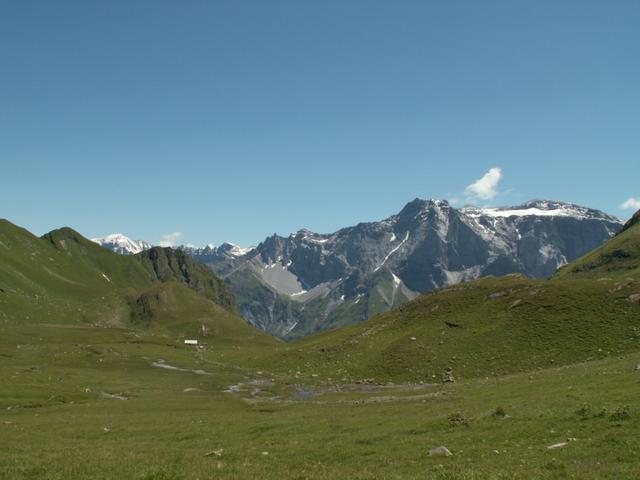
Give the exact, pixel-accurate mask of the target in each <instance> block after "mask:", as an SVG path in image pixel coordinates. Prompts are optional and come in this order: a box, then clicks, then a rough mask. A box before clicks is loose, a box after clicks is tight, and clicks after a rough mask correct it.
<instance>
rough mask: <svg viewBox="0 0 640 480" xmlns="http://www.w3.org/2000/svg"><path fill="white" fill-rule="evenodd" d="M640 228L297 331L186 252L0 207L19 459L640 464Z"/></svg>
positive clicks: (576, 474)
mask: <svg viewBox="0 0 640 480" xmlns="http://www.w3.org/2000/svg"><path fill="white" fill-rule="evenodd" d="M639 228H640V227H639V226H635V227H632V228H630V229H628V230H627V231H625V232H624V233H623V234H621V235H619V236H618V237H616V238H614V239H613V240H612V241H611V242H609V243H608V244H606V245H605V246H603V247H602V249H600V250H598V251H596V252H594V253H592V254H590V255H589V256H587V257H585V258H583V259H580V260H578V261H577V262H575V263H574V264H572V265H569V266H568V267H566V268H564V269H562V270H561V271H560V272H559V274H558V275H557V277H556V278H554V279H552V280H549V281H531V280H528V279H525V278H523V277H520V276H507V277H503V278H487V279H483V280H480V281H476V282H470V283H465V284H461V285H458V286H455V287H450V288H446V289H442V290H439V291H436V292H432V293H429V294H427V295H423V296H420V297H419V298H417V299H416V300H414V301H412V302H409V303H408V304H405V305H403V306H401V307H400V308H398V309H396V310H394V311H391V312H388V313H386V314H384V315H380V316H378V317H376V318H373V319H371V320H370V321H367V322H364V323H362V324H360V325H356V326H353V327H348V328H342V329H336V330H334V331H329V332H325V333H322V334H320V335H317V336H312V337H308V338H305V339H302V340H299V341H296V342H291V343H284V342H281V341H279V340H276V339H273V338H271V337H269V336H267V335H265V334H263V333H261V332H259V331H257V330H255V329H254V328H252V327H250V326H248V325H247V324H245V323H244V322H243V321H242V319H240V318H239V317H238V316H237V315H236V314H235V312H234V310H233V308H231V306H230V305H229V304H228V303H225V306H226V307H227V308H223V307H221V306H219V305H216V304H215V303H213V302H212V300H211V299H212V298H217V297H216V296H217V295H222V297H221V298H224V299H228V298H229V297H228V293H227V292H225V291H224V287H223V286H222V285H221V284H219V283H217V282H216V280H215V279H214V278H209V277H208V276H207V275H208V274H207V273H206V272H204V271H202V270H199V269H197V267H193V266H189V265H186V264H185V263H184V260H180V259H176V258H173V259H172V258H168V259H166V261H165V260H163V262H164V263H163V265H164V267H162V266H159V263H158V262H156V263H148V262H146V261H141V260H140V259H137V258H135V257H118V256H116V255H115V254H112V253H110V252H107V251H106V250H103V249H100V248H99V247H97V246H94V245H93V244H88V243H86V239H83V238H82V237H81V236H79V234H76V233H75V232H73V231H71V230H65V229H63V230H59V231H56V232H54V234H52V235H51V236H50V237H45V238H43V239H38V238H36V237H34V236H32V235H31V234H29V233H28V232H26V231H23V230H21V229H19V228H17V227H15V226H12V225H11V224H8V222H6V223H1V224H0V478H7V479H65V480H67V479H105V478H132V479H244V478H247V479H249V478H251V479H253V478H265V479H335V478H354V479H365V478H366V479H414V478H415V479H442V480H444V479H523V480H524V479H527V480H528V479H616V480H617V479H635V478H638V477H640V402H639V401H638V394H639V393H640V302H638V301H636V298H638V299H640V296H638V297H636V296H637V295H638V294H639V293H640V275H638V272H639V270H638V263H637V261H638V255H639V251H638V250H637V249H636V247H637V245H639V244H640V241H639V240H638V239H639V236H640V229H639ZM61 241H62V243H61ZM620 252H622V253H620ZM169 255H170V252H169ZM172 262H174V266H175V265H178V264H177V263H175V262H178V263H179V265H178V268H177V269H176V268H173V267H171V264H172ZM180 262H182V263H180ZM165 267H166V268H165ZM194 268H195V269H196V270H193V269H194ZM158 269H161V270H162V275H158ZM184 269H186V271H187V272H195V273H194V275H197V277H198V279H197V281H188V280H189V278H195V277H193V276H190V275H186V276H184V277H183V276H182V274H180V272H181V271H184ZM176 272H177V273H176ZM103 274H104V275H103ZM105 276H106V277H108V279H105ZM160 277H163V278H160ZM212 295H213V297H212ZM225 302H226V300H225ZM186 338H197V339H198V340H199V341H200V346H199V347H198V348H196V347H190V346H186V345H184V343H183V341H184V339H186ZM451 375H453V376H454V377H455V379H456V381H455V382H454V383H449V382H444V381H443V380H445V379H446V378H447V376H451ZM557 444H560V446H559V447H557V448H551V449H550V448H549V447H550V446H552V445H557ZM439 446H445V447H447V448H448V449H449V450H450V451H451V452H452V453H453V455H452V456H430V455H429V450H430V449H433V448H436V447H439Z"/></svg>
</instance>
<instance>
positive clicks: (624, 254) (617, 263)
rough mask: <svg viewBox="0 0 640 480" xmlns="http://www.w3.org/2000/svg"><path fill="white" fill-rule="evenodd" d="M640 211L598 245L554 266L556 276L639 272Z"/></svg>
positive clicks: (596, 275) (634, 275)
mask: <svg viewBox="0 0 640 480" xmlns="http://www.w3.org/2000/svg"><path fill="white" fill-rule="evenodd" d="M639 219H640V212H638V213H636V214H635V215H634V216H633V218H631V219H630V220H629V222H627V223H626V224H625V226H624V227H623V229H622V230H621V231H620V233H618V234H617V235H616V236H615V237H613V238H612V239H611V240H610V241H608V242H607V243H605V244H604V245H603V246H602V247H600V248H597V249H596V250H594V251H592V252H590V253H588V254H587V255H585V256H584V257H582V258H579V259H578V260H576V261H574V262H571V263H570V264H568V265H565V266H564V267H563V268H561V269H560V270H558V273H557V274H556V275H555V277H556V278H597V277H602V278H606V277H615V278H621V277H626V276H631V277H633V278H638V276H640V223H638V221H639Z"/></svg>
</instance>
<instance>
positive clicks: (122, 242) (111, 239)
mask: <svg viewBox="0 0 640 480" xmlns="http://www.w3.org/2000/svg"><path fill="white" fill-rule="evenodd" d="M91 241H93V242H95V243H97V244H98V245H101V246H103V247H105V248H108V249H109V250H113V251H114V252H116V253H119V254H121V255H135V254H136V253H140V252H142V251H144V250H148V249H150V248H151V247H152V245H151V244H150V243H149V242H145V241H144V240H131V239H130V238H129V237H127V236H126V235H123V234H122V233H112V234H111V235H107V236H106V237H101V238H92V239H91Z"/></svg>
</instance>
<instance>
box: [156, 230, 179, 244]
mask: <svg viewBox="0 0 640 480" xmlns="http://www.w3.org/2000/svg"><path fill="white" fill-rule="evenodd" d="M181 238H182V233H181V232H173V233H167V234H166V235H163V236H162V240H160V246H161V247H173V246H174V245H175V244H176V242H177V241H178V240H180V239H181Z"/></svg>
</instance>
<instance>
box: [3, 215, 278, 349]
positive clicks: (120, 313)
mask: <svg viewBox="0 0 640 480" xmlns="http://www.w3.org/2000/svg"><path fill="white" fill-rule="evenodd" d="M215 301H218V302H219V304H217V303H214V302H215ZM0 322H2V323H0V326H2V325H3V326H4V327H6V328H11V327H12V326H13V327H20V326H25V325H27V324H31V323H35V324H41V323H51V324H69V325H76V326H80V325H84V326H89V325H90V326H97V327H121V328H133V329H149V328H153V329H155V330H158V331H167V332H171V334H172V335H174V334H175V335H177V334H178V333H179V337H180V338H183V337H184V336H186V335H191V336H195V335H199V336H201V337H214V338H216V339H217V340H218V341H219V343H221V344H222V343H224V341H226V342H237V341H240V340H242V341H243V342H245V343H251V342H256V343H257V344H259V345H262V344H269V345H273V344H276V343H277V341H276V340H274V339H271V338H270V337H269V336H267V335H265V334H263V333H261V332H259V331H257V330H256V329H254V328H253V327H251V326H249V325H247V324H246V323H245V322H243V321H242V319H241V318H240V317H238V316H237V314H236V313H235V301H234V297H233V294H232V293H231V292H230V290H229V289H228V288H227V287H226V285H225V284H224V283H223V282H222V281H221V280H220V279H218V278H217V277H215V275H213V274H212V273H211V272H210V271H209V270H208V269H206V268H205V267H204V266H202V265H200V264H197V263H196V262H194V261H193V260H191V259H190V258H185V257H184V254H182V253H181V252H174V251H173V250H170V249H161V248H158V249H153V251H151V252H145V254H144V255H137V256H122V255H117V254H115V253H113V252H111V251H109V250H107V249H105V248H102V247H101V246H99V245H97V244H95V243H94V242H91V241H90V240H88V239H86V238H84V237H83V236H82V235H80V234H79V233H78V232H76V231H74V230H72V229H70V228H62V229H58V230H54V231H52V232H50V233H48V234H46V235H44V236H43V237H42V238H37V237H35V236H34V235H32V234H31V233H29V232H28V231H26V230H24V229H22V228H20V227H17V226H15V225H13V224H11V223H10V222H8V221H6V220H2V221H0Z"/></svg>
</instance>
